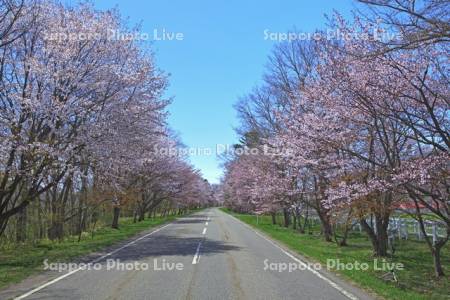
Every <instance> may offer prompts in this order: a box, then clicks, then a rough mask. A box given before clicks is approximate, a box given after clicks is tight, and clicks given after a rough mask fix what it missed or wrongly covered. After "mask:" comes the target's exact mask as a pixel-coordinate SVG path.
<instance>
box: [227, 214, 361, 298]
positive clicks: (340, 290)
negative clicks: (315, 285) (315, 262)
mask: <svg viewBox="0 0 450 300" xmlns="http://www.w3.org/2000/svg"><path fill="white" fill-rule="evenodd" d="M227 215H229V214H227ZM229 216H231V217H233V218H234V219H236V220H238V221H239V222H240V223H241V224H243V225H245V226H247V227H248V228H249V229H250V230H251V231H253V232H254V233H256V234H257V235H258V236H260V237H262V238H263V239H264V240H266V241H268V242H269V243H271V244H272V245H273V246H275V247H276V248H278V249H279V250H281V252H283V253H284V254H286V255H287V256H289V257H290V258H291V259H293V260H295V261H296V262H298V263H299V264H301V265H302V267H304V268H306V269H308V270H309V271H311V272H312V273H313V274H314V275H316V276H317V277H319V278H320V279H322V280H324V281H325V282H327V283H328V284H329V285H331V286H332V287H334V288H335V289H336V290H338V291H339V292H341V293H342V294H343V295H345V296H346V297H347V298H349V299H351V300H358V297H356V296H355V295H353V294H352V293H350V292H347V291H346V290H345V289H344V288H342V287H340V286H339V285H338V284H337V283H336V282H334V281H332V280H331V279H329V278H327V277H325V276H323V275H322V274H320V272H318V271H316V270H314V269H313V268H311V267H310V266H309V265H308V264H306V263H305V262H303V261H301V260H300V259H298V258H297V257H295V256H294V255H293V254H291V253H289V252H288V251H286V250H284V249H283V248H282V247H280V246H279V245H277V244H276V243H275V242H274V241H271V240H270V239H268V238H267V237H265V236H264V235H262V234H261V233H259V232H258V231H257V230H255V229H254V228H252V227H251V226H250V225H248V224H246V223H244V222H242V221H241V220H239V219H238V218H236V217H235V216H232V215H229Z"/></svg>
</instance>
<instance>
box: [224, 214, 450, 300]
mask: <svg viewBox="0 0 450 300" xmlns="http://www.w3.org/2000/svg"><path fill="white" fill-rule="evenodd" d="M222 210H223V211H225V212H227V213H230V214H232V215H234V216H235V217H237V218H238V219H240V220H241V221H243V222H245V223H247V224H249V225H251V226H253V227H255V228H257V229H259V230H260V231H262V232H264V233H266V234H267V235H268V236H270V237H272V238H273V239H275V240H277V241H280V242H281V243H282V244H284V245H286V246H287V247H288V248H290V249H291V250H293V251H295V252H297V253H299V254H301V255H303V256H305V257H307V258H308V259H310V260H311V261H314V262H320V263H322V265H324V266H326V262H327V259H339V260H340V262H342V263H348V262H355V261H358V262H360V263H363V262H365V263H368V264H369V270H367V271H362V270H339V271H336V270H332V271H334V272H335V273H338V274H341V275H343V276H344V277H346V278H347V279H349V280H350V281H352V282H354V283H356V284H357V285H359V286H361V287H362V288H365V289H367V290H370V291H373V292H375V293H376V294H378V295H380V296H381V297H383V298H386V299H402V300H403V299H450V296H449V295H450V280H449V278H450V277H449V276H448V275H449V274H450V255H448V254H449V253H450V251H449V250H450V246H449V245H447V247H446V248H444V249H442V256H443V257H442V264H443V266H444V268H445V269H444V271H445V272H446V275H447V277H446V278H442V279H440V280H436V279H435V278H434V275H433V263H432V258H431V255H430V252H429V250H428V248H427V246H426V244H425V243H424V242H419V241H410V240H408V241H405V240H402V241H398V240H396V249H397V250H396V252H395V256H394V257H392V258H389V259H387V261H388V262H397V263H403V264H404V270H402V271H396V275H397V277H398V279H399V284H398V285H397V284H396V283H393V282H387V281H385V280H383V279H381V278H380V277H381V276H382V275H383V274H385V273H386V272H383V271H375V270H374V269H373V262H374V258H373V256H372V250H371V244H370V241H369V240H368V239H367V237H366V236H365V235H364V234H360V233H359V232H352V233H351V235H350V236H349V239H348V244H349V246H347V247H338V246H337V245H336V243H328V242H325V241H324V240H323V237H322V236H320V235H319V231H318V230H319V229H318V228H317V227H316V228H314V230H313V234H312V235H310V234H299V233H298V232H296V231H294V230H293V229H292V228H284V227H281V226H279V225H272V222H271V217H270V216H261V217H259V222H258V224H256V216H254V215H246V214H237V213H233V212H231V211H229V210H227V209H222Z"/></svg>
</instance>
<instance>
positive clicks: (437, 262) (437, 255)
mask: <svg viewBox="0 0 450 300" xmlns="http://www.w3.org/2000/svg"><path fill="white" fill-rule="evenodd" d="M432 254H433V264H434V275H435V276H436V277H443V276H444V275H445V274H444V270H443V269H442V263H441V247H434V251H433V253H432Z"/></svg>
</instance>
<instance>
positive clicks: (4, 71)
mask: <svg viewBox="0 0 450 300" xmlns="http://www.w3.org/2000/svg"><path fill="white" fill-rule="evenodd" d="M136 30H137V29H128V28H127V27H126V25H125V24H124V23H123V21H122V20H121V18H120V16H119V15H118V13H117V11H115V10H111V11H104V12H102V11H96V10H95V9H94V8H93V7H92V5H90V4H82V5H76V6H73V7H67V6H64V5H62V4H59V3H58V2H56V1H36V2H34V1H26V0H1V1H0V142H1V147H0V238H1V239H2V240H3V241H6V240H11V239H15V240H17V241H25V240H26V239H27V234H28V239H36V238H50V239H62V238H63V237H64V236H65V235H67V234H79V235H80V236H81V233H82V232H84V231H86V230H88V229H89V228H91V227H90V226H93V225H95V223H96V222H97V220H99V219H101V217H102V216H104V215H110V216H111V217H110V220H111V222H112V226H113V227H118V226H119V224H118V222H119V215H120V214H121V213H122V214H125V215H129V216H134V218H135V220H136V221H137V220H142V219H144V218H145V216H147V215H148V216H151V215H152V214H154V213H155V212H156V210H158V212H159V213H162V214H166V213H168V212H169V211H170V213H173V212H175V211H177V212H182V211H183V210H185V209H187V208H192V207H198V206H200V205H204V204H207V203H208V201H210V198H211V192H210V187H209V184H208V183H207V182H206V181H205V180H203V179H202V178H201V176H200V174H199V173H198V172H197V171H196V170H195V169H193V167H192V166H191V165H189V164H188V163H187V162H186V160H185V159H184V158H183V157H181V156H180V155H177V152H176V151H174V149H178V147H180V143H179V141H178V140H177V138H176V137H174V135H173V134H172V133H171V131H170V130H169V128H168V127H167V124H166V115H167V113H166V106H167V105H168V104H169V101H167V100H164V99H163V98H162V93H163V92H164V90H165V88H166V86H167V76H166V75H165V74H164V73H163V72H161V71H160V70H159V69H158V68H157V66H155V62H154V58H153V55H152V53H151V51H150V49H148V48H147V47H146V46H145V44H144V43H143V42H139V41H137V40H135V39H131V38H128V39H127V38H114V36H113V33H118V32H120V33H121V35H122V36H126V34H128V36H132V35H133V34H134V33H136ZM115 36H117V34H116V35H115ZM167 149H170V151H169V150H167ZM121 211H122V212H121Z"/></svg>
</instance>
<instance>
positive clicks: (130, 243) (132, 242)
mask: <svg viewBox="0 0 450 300" xmlns="http://www.w3.org/2000/svg"><path fill="white" fill-rule="evenodd" d="M169 225H172V224H167V225H164V226H162V227H160V228H158V229H156V230H153V231H152V232H150V233H148V234H146V235H144V236H141V237H140V238H138V239H135V240H133V241H131V242H129V243H127V244H125V245H123V246H122V247H120V248H117V249H116V250H114V251H111V252H109V253H106V254H105V255H103V256H100V257H99V258H96V259H94V260H92V261H91V262H89V263H88V264H92V263H96V262H98V261H100V260H102V259H104V258H106V257H108V256H111V255H113V254H114V253H116V252H118V251H120V250H122V249H124V248H126V247H128V246H131V245H133V244H134V243H136V242H137V241H140V240H142V239H144V238H146V237H148V236H150V235H152V234H154V233H156V232H158V231H160V230H162V229H164V228H166V227H167V226H169ZM82 269H84V268H77V269H75V270H73V271H70V272H69V273H66V274H64V275H61V276H59V277H56V278H55V279H53V280H51V281H49V282H47V283H44V284H43V285H41V286H38V287H37V288H34V289H32V290H31V291H29V292H27V293H25V294H23V295H20V296H18V297H16V298H14V300H21V299H24V298H26V297H28V296H30V295H32V294H34V293H36V292H38V291H40V290H42V289H43V288H46V287H48V286H49V285H52V284H54V283H56V282H58V281H60V280H62V279H64V278H66V277H69V276H70V275H72V274H74V273H76V272H78V271H80V270H82Z"/></svg>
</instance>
